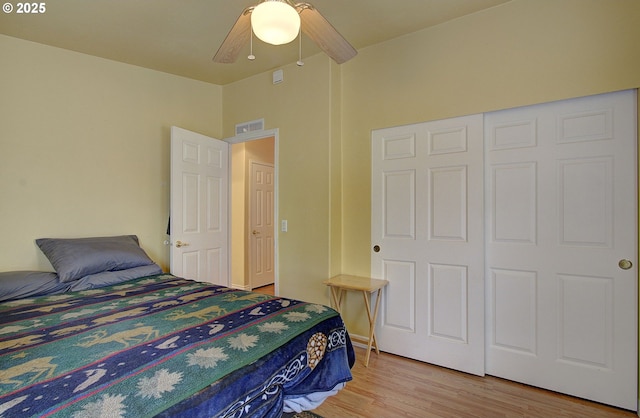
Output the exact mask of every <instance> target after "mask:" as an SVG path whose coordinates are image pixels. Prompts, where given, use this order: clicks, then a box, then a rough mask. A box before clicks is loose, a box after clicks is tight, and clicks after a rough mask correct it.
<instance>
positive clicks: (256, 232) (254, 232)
mask: <svg viewBox="0 0 640 418" xmlns="http://www.w3.org/2000/svg"><path fill="white" fill-rule="evenodd" d="M252 234H253V235H260V231H256V230H255V229H254V230H253V232H252Z"/></svg>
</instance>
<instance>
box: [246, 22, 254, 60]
mask: <svg viewBox="0 0 640 418" xmlns="http://www.w3.org/2000/svg"><path fill="white" fill-rule="evenodd" d="M249 32H250V35H249V36H250V38H249V56H248V57H247V58H248V59H249V61H253V60H254V59H256V56H255V55H253V27H252V26H249ZM245 42H246V41H245ZM245 45H246V44H245Z"/></svg>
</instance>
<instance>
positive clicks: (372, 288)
mask: <svg viewBox="0 0 640 418" xmlns="http://www.w3.org/2000/svg"><path fill="white" fill-rule="evenodd" d="M323 283H324V284H326V285H327V286H329V287H330V288H331V296H332V298H333V304H334V306H335V308H336V310H337V311H338V312H341V305H342V300H343V297H344V295H345V293H346V292H347V290H356V291H357V290H359V291H361V292H362V295H363V296H364V304H365V306H366V307H367V317H368V318H369V341H368V345H367V355H366V357H365V360H364V365H365V367H369V356H370V355H371V347H372V346H373V345H374V344H375V348H376V354H380V350H379V349H378V341H376V333H375V328H376V318H377V316H378V307H379V306H380V296H381V295H382V289H383V288H384V287H385V286H386V285H388V284H389V281H388V280H381V279H372V278H369V277H360V276H349V275H346V274H340V275H338V276H334V277H332V278H330V279H329V280H325V281H324V282H323ZM373 292H378V294H377V296H376V304H375V306H374V308H373V314H371V304H370V303H369V298H368V296H369V295H371V294H373Z"/></svg>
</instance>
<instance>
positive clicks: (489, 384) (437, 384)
mask: <svg viewBox="0 0 640 418" xmlns="http://www.w3.org/2000/svg"><path fill="white" fill-rule="evenodd" d="M254 291H257V292H261V293H267V294H271V295H273V291H274V290H273V286H265V287H263V288H259V289H255V290H254ZM355 350H356V364H355V365H354V366H353V369H352V373H353V380H352V381H351V382H349V383H348V384H347V386H346V388H345V389H343V390H342V391H340V392H339V393H338V394H337V395H336V396H332V397H330V398H328V399H327V400H326V401H325V402H324V403H323V404H322V405H320V407H319V408H317V409H316V410H315V411H314V412H316V413H317V414H320V415H322V416H323V417H325V418H402V417H405V418H408V417H411V418H413V417H415V418H436V417H438V418H440V417H443V418H444V417H446V418H453V417H465V418H466V417H481V418H501V417H506V418H511V417H529V418H563V417H576V418H578V417H580V418H609V417H627V418H633V417H635V418H637V417H638V415H637V414H636V413H635V412H631V411H627V410H623V409H618V408H613V407H609V406H605V405H601V404H598V403H595V402H590V401H586V400H583V399H578V398H574V397H571V396H567V395H562V394H559V393H555V392H550V391H547V390H543V389H538V388H534V387H531V386H527V385H522V384H520V383H515V382H511V381H508V380H504V379H499V378H497V377H492V376H486V377H478V376H473V375H468V374H465V373H461V372H456V371H454V370H450V369H445V368H443V367H438V366H433V365H430V364H427V363H422V362H419V361H414V360H410V359H407V358H404V357H399V356H395V355H392V354H387V353H380V355H376V354H375V353H372V354H371V359H370V361H369V367H368V368H367V367H364V361H363V359H364V355H365V350H364V349H363V348H359V347H356V349H355Z"/></svg>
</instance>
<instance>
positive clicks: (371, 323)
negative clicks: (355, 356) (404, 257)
mask: <svg viewBox="0 0 640 418" xmlns="http://www.w3.org/2000/svg"><path fill="white" fill-rule="evenodd" d="M381 290H382V289H378V294H377V296H376V304H375V306H374V308H373V315H371V304H370V303H369V298H368V297H367V292H366V291H363V292H362V295H363V296H364V304H365V307H366V308H367V317H368V318H369V343H368V345H367V355H366V357H365V360H364V365H365V367H369V357H370V356H371V347H372V345H373V344H375V347H376V354H380V349H379V348H378V341H377V340H376V332H375V329H376V318H377V317H378V307H379V306H380V295H381V294H382V292H381Z"/></svg>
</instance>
